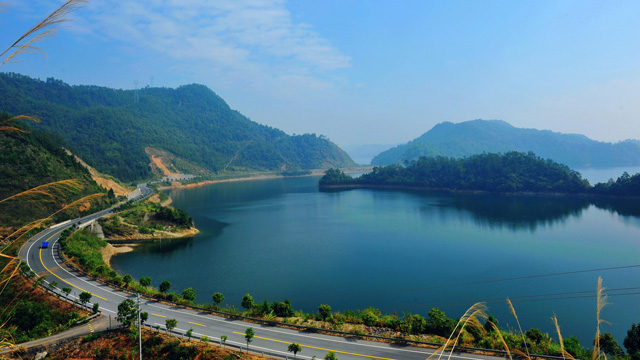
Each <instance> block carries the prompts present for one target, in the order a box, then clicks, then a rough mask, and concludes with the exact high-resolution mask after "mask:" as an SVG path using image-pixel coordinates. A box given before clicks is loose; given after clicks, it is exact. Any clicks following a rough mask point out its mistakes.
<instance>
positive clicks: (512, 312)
mask: <svg viewBox="0 0 640 360" xmlns="http://www.w3.org/2000/svg"><path fill="white" fill-rule="evenodd" d="M507 304H509V310H511V314H513V317H514V318H516V323H518V329H519V330H520V336H522V343H523V344H525V343H526V342H527V340H526V339H525V337H524V332H522V326H520V319H518V314H516V309H515V308H514V307H513V304H512V303H511V300H509V298H507ZM525 351H526V352H527V359H529V358H530V356H529V349H527V348H526V347H525Z"/></svg>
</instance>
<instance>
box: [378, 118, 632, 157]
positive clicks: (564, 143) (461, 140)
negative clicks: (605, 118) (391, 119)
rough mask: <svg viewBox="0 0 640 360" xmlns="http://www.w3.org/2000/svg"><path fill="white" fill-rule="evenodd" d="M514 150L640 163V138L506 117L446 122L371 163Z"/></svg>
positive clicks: (553, 155)
mask: <svg viewBox="0 0 640 360" xmlns="http://www.w3.org/2000/svg"><path fill="white" fill-rule="evenodd" d="M509 151H518V152H525V153H526V152H529V151H533V152H534V153H535V154H537V155H538V156H540V157H542V158H545V159H553V160H554V161H556V162H559V163H562V164H566V165H568V166H570V167H584V166H625V165H640V142H638V141H637V140H636V141H634V140H627V141H622V142H618V143H615V144H613V143H605V142H599V141H595V140H591V139H589V138H588V137H586V136H584V135H579V134H561V133H557V132H552V131H549V130H536V129H522V128H516V127H514V126H512V125H511V124H509V123H507V122H505V121H501V120H472V121H466V122H462V123H458V124H454V123H450V122H443V123H440V124H438V125H436V126H434V127H433V128H432V129H431V130H429V131H428V132H426V133H424V134H422V135H421V136H420V137H418V138H416V139H414V140H412V141H410V142H409V143H407V144H404V145H399V146H396V147H394V148H392V149H389V150H387V151H384V152H382V153H380V154H378V155H377V156H376V157H374V158H373V160H372V161H371V164H373V165H391V164H400V163H403V162H404V161H405V160H407V161H411V160H415V159H418V158H420V157H421V156H446V157H454V158H460V157H465V156H471V155H475V154H482V153H485V152H486V153H506V152H509Z"/></svg>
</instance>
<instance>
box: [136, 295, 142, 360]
mask: <svg viewBox="0 0 640 360" xmlns="http://www.w3.org/2000/svg"><path fill="white" fill-rule="evenodd" d="M136 295H138V340H139V344H140V348H139V349H138V351H139V352H140V360H142V327H141V326H140V293H136Z"/></svg>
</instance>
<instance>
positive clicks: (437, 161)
mask: <svg viewBox="0 0 640 360" xmlns="http://www.w3.org/2000/svg"><path fill="white" fill-rule="evenodd" d="M328 173H329V172H328ZM333 173H334V172H333ZM325 176H327V175H325ZM334 177H335V176H334ZM323 179H324V178H323ZM639 180H640V177H639ZM336 181H337V180H336ZM324 183H326V181H323V180H321V184H324ZM344 184H345V185H353V184H357V185H361V186H401V187H415V188H429V189H449V190H464V191H486V192H494V193H514V192H533V193H570V194H581V193H587V192H588V191H590V189H591V187H590V185H589V182H588V181H586V180H583V179H582V177H581V175H580V174H579V173H578V172H576V171H574V170H571V169H569V168H568V167H567V166H565V165H561V164H558V163H555V162H553V161H551V160H544V159H542V158H539V157H537V156H535V154H533V153H531V152H530V153H527V154H525V153H518V152H508V153H505V154H486V153H485V154H481V155H473V156H470V157H467V158H462V159H453V158H445V157H436V158H427V157H421V158H419V159H418V160H413V161H411V162H408V163H407V164H406V166H405V167H403V166H399V165H390V166H385V167H374V168H373V171H372V172H371V173H368V174H364V175H362V176H360V177H359V178H356V179H348V180H346V182H345V183H344ZM639 184H640V182H639ZM331 185H337V184H336V183H333V184H331Z"/></svg>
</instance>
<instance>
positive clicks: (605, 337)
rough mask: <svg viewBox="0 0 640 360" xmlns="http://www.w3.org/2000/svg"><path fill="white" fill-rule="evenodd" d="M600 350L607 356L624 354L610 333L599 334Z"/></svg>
mask: <svg viewBox="0 0 640 360" xmlns="http://www.w3.org/2000/svg"><path fill="white" fill-rule="evenodd" d="M600 350H601V351H602V352H604V353H605V354H608V355H609V356H616V357H619V356H622V355H624V351H622V348H621V347H620V345H618V342H617V341H616V339H614V338H613V335H611V333H604V334H602V335H600Z"/></svg>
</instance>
